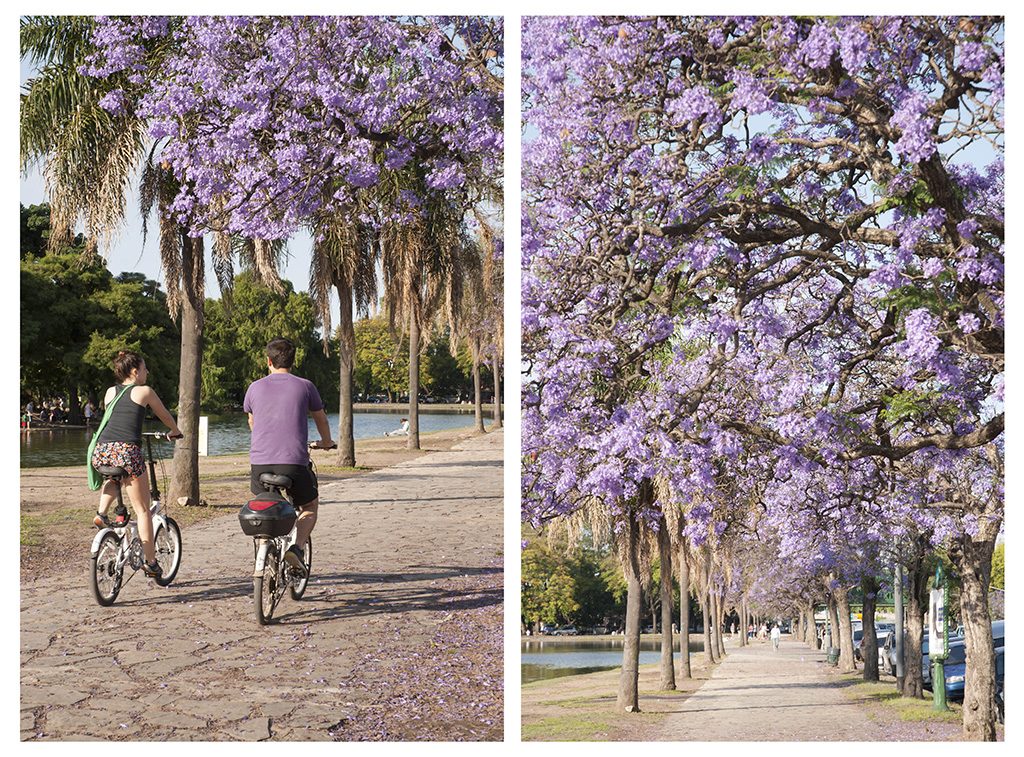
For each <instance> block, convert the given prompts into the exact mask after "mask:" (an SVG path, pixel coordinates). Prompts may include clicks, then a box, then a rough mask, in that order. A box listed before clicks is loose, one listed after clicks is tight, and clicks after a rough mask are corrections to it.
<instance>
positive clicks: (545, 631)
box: [540, 623, 555, 636]
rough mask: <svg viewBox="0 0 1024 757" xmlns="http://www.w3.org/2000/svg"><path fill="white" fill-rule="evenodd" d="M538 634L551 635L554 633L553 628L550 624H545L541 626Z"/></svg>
mask: <svg viewBox="0 0 1024 757" xmlns="http://www.w3.org/2000/svg"><path fill="white" fill-rule="evenodd" d="M540 632H541V633H542V634H544V635H545V636H550V635H551V634H553V633H554V632H555V627H554V626H553V625H551V624H550V623H545V624H544V625H542V626H541V627H540Z"/></svg>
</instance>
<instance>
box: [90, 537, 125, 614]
mask: <svg viewBox="0 0 1024 757" xmlns="http://www.w3.org/2000/svg"><path fill="white" fill-rule="evenodd" d="M120 552H121V540H120V539H119V538H117V534H115V533H113V532H110V533H108V534H106V535H104V537H103V539H102V540H100V546H99V549H97V550H96V555H95V556H94V557H93V558H92V572H91V574H90V577H91V579H92V595H93V596H94V597H96V601H97V602H99V603H100V604H101V605H103V606H104V607H110V605H112V604H114V600H115V599H117V593H118V592H119V591H121V580H122V578H123V577H124V566H123V565H119V564H118V559H117V558H118V555H119V554H120Z"/></svg>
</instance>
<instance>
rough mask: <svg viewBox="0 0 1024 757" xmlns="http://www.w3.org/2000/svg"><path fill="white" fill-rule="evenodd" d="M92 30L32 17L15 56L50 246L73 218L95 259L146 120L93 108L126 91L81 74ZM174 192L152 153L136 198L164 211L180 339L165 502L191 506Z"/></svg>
mask: <svg viewBox="0 0 1024 757" xmlns="http://www.w3.org/2000/svg"><path fill="white" fill-rule="evenodd" d="M93 25H94V22H93V19H92V18H91V17H84V16H31V17H26V18H23V19H22V21H21V56H22V57H23V58H28V59H29V60H30V61H31V62H32V63H33V64H34V65H36V66H37V67H38V68H39V74H38V75H37V76H35V77H33V78H31V79H30V80H29V81H28V83H27V85H26V88H25V92H23V93H22V97H21V120H20V131H21V165H22V170H25V169H27V168H28V167H29V166H31V165H32V164H34V163H35V162H36V161H39V160H42V161H43V162H44V168H43V176H44V178H45V182H46V189H47V194H48V195H49V198H50V205H51V213H52V215H51V227H52V231H51V238H50V244H51V245H54V246H59V245H61V244H63V243H64V242H65V241H66V240H67V239H69V238H70V236H71V233H72V230H73V229H74V227H75V225H76V223H77V222H78V220H79V219H81V220H82V222H83V224H84V226H85V231H86V238H87V245H86V254H87V255H97V254H98V252H99V247H100V242H101V241H102V242H104V243H106V242H109V240H110V237H111V235H112V234H113V232H114V231H115V230H116V229H117V227H118V226H120V225H121V223H122V222H123V221H124V213H125V206H126V197H127V193H128V187H129V185H130V183H131V180H132V177H133V175H134V172H135V171H136V170H137V169H138V167H139V166H140V164H143V160H144V157H145V155H146V152H145V150H146V140H147V137H146V122H145V121H144V120H143V119H140V118H139V117H138V116H137V115H135V113H134V111H133V110H132V109H131V108H124V109H122V110H121V111H120V112H119V113H118V114H112V113H110V112H108V111H107V110H105V109H104V108H102V107H101V106H100V102H101V101H102V100H103V98H104V97H105V96H106V95H108V94H109V93H110V92H111V91H113V90H115V89H119V88H121V87H122V86H123V85H124V84H125V80H124V76H125V75H124V74H115V75H114V76H111V77H108V78H105V79H96V78H92V77H89V76H85V75H83V74H80V73H79V68H80V67H81V66H82V65H84V64H85V62H86V56H87V55H88V53H89V52H90V51H91V48H90V43H89V37H90V34H91V31H92V28H93ZM156 54H157V55H159V54H160V53H159V51H158V52H157V53H156ZM173 192H174V187H173V179H172V178H171V177H170V175H169V171H167V170H166V169H165V168H164V167H162V166H161V167H158V166H156V165H154V159H153V152H152V150H151V151H150V154H149V158H148V160H145V163H144V169H143V179H142V187H141V191H140V200H141V205H142V208H143V218H144V221H145V218H146V217H147V216H148V214H149V209H150V208H152V207H153V204H154V202H156V203H158V204H159V207H160V208H161V211H162V212H161V214H160V257H161V267H162V269H163V272H164V277H165V285H166V286H167V291H168V297H167V304H168V308H169V310H170V312H171V315H172V317H175V318H177V317H178V316H179V315H180V327H181V340H182V342H181V373H180V382H179V396H178V407H177V411H178V425H179V426H180V427H181V430H182V432H183V433H184V438H183V439H182V440H181V441H179V442H178V443H177V444H176V445H175V452H174V477H173V479H172V484H171V491H170V496H171V497H172V499H173V498H179V499H180V498H182V497H186V498H188V499H189V500H190V501H192V502H198V500H199V452H198V448H199V445H198V434H199V391H200V386H201V378H200V375H201V374H200V369H201V361H202V327H203V312H202V311H203V292H204V262H205V261H204V251H203V240H202V238H201V237H191V236H189V235H188V234H187V232H186V230H185V229H184V228H183V227H181V226H180V225H178V224H177V223H176V222H174V221H173V220H171V219H170V216H169V214H167V213H166V212H163V211H164V209H166V207H167V206H168V205H169V203H170V198H173ZM144 232H145V222H144ZM220 270H222V268H218V276H219V274H220Z"/></svg>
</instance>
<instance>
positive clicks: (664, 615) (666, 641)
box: [658, 516, 681, 691]
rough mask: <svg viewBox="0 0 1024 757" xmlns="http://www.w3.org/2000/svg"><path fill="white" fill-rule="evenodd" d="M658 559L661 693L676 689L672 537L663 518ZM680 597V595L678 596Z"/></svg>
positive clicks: (660, 526) (659, 531)
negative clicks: (673, 655)
mask: <svg viewBox="0 0 1024 757" xmlns="http://www.w3.org/2000/svg"><path fill="white" fill-rule="evenodd" d="M658 559H659V560H660V561H661V576H660V581H659V583H660V585H661V684H660V688H661V690H662V691H672V690H674V689H675V687H676V671H675V661H674V660H673V659H672V615H673V613H672V610H673V608H672V537H671V536H670V535H669V533H668V524H667V523H665V516H662V517H661V523H660V525H659V528H658ZM680 596H681V595H680Z"/></svg>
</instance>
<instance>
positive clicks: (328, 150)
mask: <svg viewBox="0 0 1024 757" xmlns="http://www.w3.org/2000/svg"><path fill="white" fill-rule="evenodd" d="M502 40H503V27H502V20H501V19H500V18H498V19H484V18H476V17H457V18H424V17H401V18H386V17H373V18H370V17H333V18H312V17H303V18H297V17H289V18H285V17H246V18H225V17H219V16H207V17H189V18H186V17H177V16H160V17H156V16H138V17H117V18H114V17H97V18H93V17H88V16H48V17H25V18H23V19H22V20H21V57H22V59H23V60H27V61H28V62H29V63H30V64H32V65H33V66H35V68H36V71H37V73H36V74H35V75H34V76H33V77H32V78H30V79H29V81H28V82H27V83H26V85H25V87H24V90H23V92H22V97H21V165H22V168H23V170H24V169H27V168H28V167H30V166H31V165H33V164H35V163H36V162H38V161H42V162H43V175H44V178H45V182H46V189H47V194H48V197H49V201H50V206H51V210H52V219H51V222H52V227H53V228H52V233H51V235H50V244H51V245H52V247H53V249H54V250H59V249H62V248H63V247H64V246H65V245H66V244H67V243H68V242H69V241H70V239H71V237H72V231H73V229H75V227H76V225H81V226H82V227H83V228H84V233H85V237H86V241H87V254H91V255H95V254H98V252H99V251H100V250H101V249H102V247H103V245H105V244H107V243H109V241H110V239H111V238H112V236H113V235H114V233H115V232H116V231H117V229H118V228H119V226H120V225H121V223H122V222H123V220H124V216H125V213H126V200H127V197H128V195H129V191H128V190H129V186H130V184H131V182H132V181H133V177H135V176H137V175H140V173H141V185H140V190H139V195H140V199H141V214H142V219H143V230H144V232H145V231H146V230H147V222H148V221H149V220H150V217H151V214H152V213H153V212H154V211H155V212H156V219H157V232H158V234H159V249H160V257H161V267H162V270H163V277H164V285H165V287H166V289H167V305H168V308H169V311H170V313H171V315H172V317H173V318H174V319H175V320H176V321H177V322H178V324H179V329H180V333H181V360H180V375H179V382H178V385H179V394H178V402H177V413H178V424H179V426H180V427H181V429H182V431H183V433H184V438H183V439H182V440H181V441H180V442H179V443H178V444H177V445H176V447H175V454H174V475H173V480H172V483H171V488H170V496H171V498H172V500H178V499H180V498H187V499H188V500H189V501H192V502H198V501H199V476H198V444H197V439H198V418H199V397H200V380H201V362H202V342H203V329H204V290H205V281H204V279H205V271H206V269H207V265H210V266H211V267H212V269H213V270H214V272H215V273H216V276H217V280H218V283H219V285H220V288H221V291H222V293H223V295H224V297H225V299H226V300H227V301H228V302H230V293H231V284H232V281H233V271H234V269H235V266H236V265H238V264H241V265H242V266H243V267H245V268H247V269H249V270H251V271H254V272H255V273H256V274H257V275H258V276H259V277H260V279H261V281H263V282H264V283H266V284H267V285H269V286H271V287H272V288H275V289H280V287H281V282H280V279H279V276H278V268H279V262H280V259H281V256H282V254H283V253H284V249H285V243H286V241H287V240H288V239H289V238H290V237H293V236H294V235H296V234H298V233H300V232H308V233H309V234H310V235H311V237H312V239H313V257H312V263H311V270H310V282H309V290H310V293H311V294H312V295H313V296H314V299H315V300H316V303H317V306H318V308H317V311H318V317H319V320H320V323H321V326H322V335H323V339H324V345H325V347H326V344H327V340H328V336H329V334H330V330H331V312H330V295H331V292H332V291H336V292H337V294H338V298H339V300H340V313H339V316H338V318H339V322H340V336H341V338H340V348H339V350H338V355H339V384H340V393H341V401H340V417H341V420H340V425H341V428H340V431H339V434H338V441H339V453H338V463H339V464H340V465H345V466H352V465H354V464H355V445H354V440H353V435H352V376H353V368H354V364H353V361H354V345H355V341H354V336H353V325H352V324H353V313H354V312H360V311H366V309H367V308H368V307H369V306H370V305H371V304H375V303H376V301H377V283H378V279H379V278H381V279H382V280H383V284H384V292H383V298H384V302H385V308H386V310H387V312H388V314H389V317H390V319H391V324H392V327H393V328H395V329H396V330H398V331H400V332H402V333H403V334H407V335H408V337H409V398H410V406H409V420H410V434H409V442H408V443H409V447H410V448H412V449H418V448H419V426H418V415H417V410H418V391H417V388H418V387H417V382H418V376H419V374H418V357H419V354H420V351H421V349H422V348H423V346H424V340H423V339H421V334H422V333H423V330H424V328H425V327H427V326H428V325H429V324H431V323H433V322H434V321H435V320H440V321H442V322H444V323H446V325H447V326H448V327H449V329H450V333H451V334H452V339H453V348H454V344H455V341H457V340H465V341H467V342H468V344H469V345H470V346H471V349H472V352H473V359H474V364H475V365H479V362H480V361H483V360H488V361H490V362H491V363H492V366H493V369H494V371H493V373H494V376H495V377H497V376H498V375H499V373H500V370H499V367H500V363H501V359H502V327H501V313H502V278H501V259H502V241H501V233H500V216H501V214H500V209H499V208H498V207H497V203H498V198H499V197H500V194H501V193H500V175H501V169H502V163H503V158H502V149H503V148H502V113H503V105H502V98H503V81H502V73H503V52H502V51H503V42H502ZM184 93H188V94H187V95H186V96H184V97H183V95H184ZM199 166H201V167H202V168H201V169H199V168H198V167H199ZM123 346H132V345H123ZM496 381H497V379H496ZM477 386H479V381H477ZM478 391H479V390H478ZM495 396H496V397H500V396H501V393H500V388H499V387H498V386H497V384H496V385H495ZM478 406H479V405H478ZM500 421H501V417H500V412H499V410H498V409H496V410H495V424H496V425H500ZM477 425H478V427H479V426H480V425H482V422H481V421H480V420H479V419H478V422H477Z"/></svg>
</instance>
